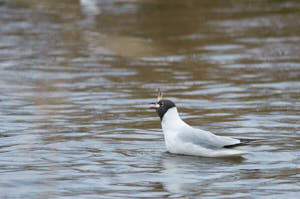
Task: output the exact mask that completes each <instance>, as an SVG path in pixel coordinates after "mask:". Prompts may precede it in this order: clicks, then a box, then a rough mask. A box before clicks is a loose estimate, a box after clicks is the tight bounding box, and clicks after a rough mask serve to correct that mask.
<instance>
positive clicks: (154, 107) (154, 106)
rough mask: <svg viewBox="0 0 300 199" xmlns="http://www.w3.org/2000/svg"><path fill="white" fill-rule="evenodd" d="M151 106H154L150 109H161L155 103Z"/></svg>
mask: <svg viewBox="0 0 300 199" xmlns="http://www.w3.org/2000/svg"><path fill="white" fill-rule="evenodd" d="M150 104H151V105H152V106H150V107H149V108H150V109H158V108H159V104H158V103H155V102H153V103H150Z"/></svg>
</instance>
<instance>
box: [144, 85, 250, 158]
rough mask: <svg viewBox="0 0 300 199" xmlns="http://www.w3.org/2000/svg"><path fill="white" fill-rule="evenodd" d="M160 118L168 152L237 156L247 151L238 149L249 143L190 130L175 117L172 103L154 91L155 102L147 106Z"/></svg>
mask: <svg viewBox="0 0 300 199" xmlns="http://www.w3.org/2000/svg"><path fill="white" fill-rule="evenodd" d="M151 104H153V106H151V107H150V108H152V109H155V110H156V113H157V114H158V116H159V117H160V120H161V126H162V130H163V134H164V139H165V144H166V147H167V150H168V151H169V152H170V153H175V154H182V155H194V156H203V157H227V156H241V155H244V154H247V153H249V152H247V151H244V150H243V149H242V146H245V145H247V144H248V143H249V142H250V140H248V139H236V138H231V137H228V136H218V135H215V134H213V133H211V132H209V131H205V130H201V129H197V128H194V127H191V126H190V125H188V124H187V123H185V122H184V121H183V120H182V119H181V118H180V116H179V114H178V111H177V108H176V105H175V104H174V102H172V101H170V100H167V99H163V96H162V93H161V91H160V90H158V97H157V102H155V103H151Z"/></svg>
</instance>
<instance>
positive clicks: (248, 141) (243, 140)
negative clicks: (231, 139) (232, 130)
mask: <svg viewBox="0 0 300 199" xmlns="http://www.w3.org/2000/svg"><path fill="white" fill-rule="evenodd" d="M236 139H238V140H240V141H241V142H240V143H238V144H232V145H225V146H223V148H226V149H232V148H235V147H239V146H247V145H250V144H251V142H255V141H259V140H260V139H249V138H236Z"/></svg>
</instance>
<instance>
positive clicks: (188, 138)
mask: <svg viewBox="0 0 300 199" xmlns="http://www.w3.org/2000/svg"><path fill="white" fill-rule="evenodd" d="M181 132H182V133H180V134H179V135H178V136H180V139H182V140H184V141H185V142H190V143H192V144H195V145H200V146H201V147H205V148H210V149H218V148H224V147H225V146H231V145H236V144H240V143H241V142H240V140H238V139H234V138H231V137H227V136H217V135H215V134H213V133H211V132H209V131H204V130H201V129H196V128H189V129H186V130H185V131H181ZM225 148H226V147H225ZM228 148H230V147H228Z"/></svg>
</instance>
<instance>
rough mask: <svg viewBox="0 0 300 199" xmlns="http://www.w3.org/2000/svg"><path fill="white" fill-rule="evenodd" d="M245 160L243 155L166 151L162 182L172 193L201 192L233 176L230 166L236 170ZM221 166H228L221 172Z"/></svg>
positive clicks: (163, 158)
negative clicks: (202, 154) (224, 156)
mask: <svg viewBox="0 0 300 199" xmlns="http://www.w3.org/2000/svg"><path fill="white" fill-rule="evenodd" d="M244 160H245V159H244V158H243V157H234V158H203V157H197V156H185V155H175V154H171V153H169V152H165V153H163V154H162V157H161V166H162V168H163V170H162V173H163V176H164V178H163V180H162V181H163V182H162V184H163V186H164V189H165V190H166V191H168V192H169V193H170V194H175V195H179V196H180V195H181V194H186V193H191V194H193V193H194V194H200V193H201V192H203V190H205V189H206V187H209V186H208V185H210V184H213V183H214V182H218V181H220V180H222V179H225V178H227V179H228V178H231V177H233V176H232V175H233V172H230V169H228V168H232V170H234V168H235V165H240V164H241V163H243V161H244ZM221 167H224V168H226V169H224V172H220V171H222V168H221Z"/></svg>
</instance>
